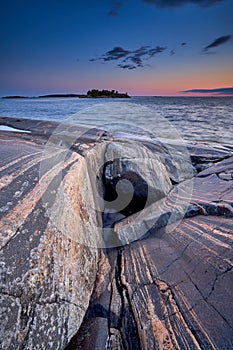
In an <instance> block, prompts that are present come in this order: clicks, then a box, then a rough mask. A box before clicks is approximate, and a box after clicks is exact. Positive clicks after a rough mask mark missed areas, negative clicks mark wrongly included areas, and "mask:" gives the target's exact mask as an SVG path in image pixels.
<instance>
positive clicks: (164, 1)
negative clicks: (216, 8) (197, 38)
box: [143, 0, 224, 7]
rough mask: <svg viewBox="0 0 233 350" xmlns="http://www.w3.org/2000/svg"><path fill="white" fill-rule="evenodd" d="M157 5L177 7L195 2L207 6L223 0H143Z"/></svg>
mask: <svg viewBox="0 0 233 350" xmlns="http://www.w3.org/2000/svg"><path fill="white" fill-rule="evenodd" d="M143 1H144V2H147V3H148V4H151V5H155V6H157V7H179V6H182V5H185V4H196V5H198V6H201V7H209V6H212V5H214V4H216V3H218V2H221V1H224V0H143Z"/></svg>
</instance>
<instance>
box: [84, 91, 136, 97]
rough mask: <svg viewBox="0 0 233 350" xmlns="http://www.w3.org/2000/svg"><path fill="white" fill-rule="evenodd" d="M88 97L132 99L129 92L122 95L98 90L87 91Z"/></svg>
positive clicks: (116, 92)
mask: <svg viewBox="0 0 233 350" xmlns="http://www.w3.org/2000/svg"><path fill="white" fill-rule="evenodd" d="M87 97H92V98H99V97H100V98H102V97H104V98H106V97H110V98H130V96H129V95H128V93H127V92H125V93H120V92H118V91H116V90H98V89H92V90H89V91H87Z"/></svg>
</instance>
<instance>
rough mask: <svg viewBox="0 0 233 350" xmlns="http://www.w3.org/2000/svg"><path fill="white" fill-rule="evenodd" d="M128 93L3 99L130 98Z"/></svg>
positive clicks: (6, 97)
mask: <svg viewBox="0 0 233 350" xmlns="http://www.w3.org/2000/svg"><path fill="white" fill-rule="evenodd" d="M130 97H131V96H129V95H128V94H127V93H119V92H112V93H111V92H110V93H109V94H108V95H105V94H103V95H101V94H99V95H98V93H97V94H96V95H92V94H88V93H87V94H48V95H39V96H31V97H30V96H20V95H12V96H11V95H10V96H2V97H1V98H2V99H27V98H130Z"/></svg>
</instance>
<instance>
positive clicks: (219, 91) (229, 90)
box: [181, 87, 233, 95]
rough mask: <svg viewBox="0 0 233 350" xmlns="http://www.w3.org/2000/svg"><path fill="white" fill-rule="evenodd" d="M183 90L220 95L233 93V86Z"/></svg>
mask: <svg viewBox="0 0 233 350" xmlns="http://www.w3.org/2000/svg"><path fill="white" fill-rule="evenodd" d="M181 92H187V93H189V92H192V93H202V94H211V93H213V94H218V95H233V87H227V88H218V89H192V90H185V91H181Z"/></svg>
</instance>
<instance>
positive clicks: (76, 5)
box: [0, 0, 233, 96]
mask: <svg viewBox="0 0 233 350" xmlns="http://www.w3.org/2000/svg"><path fill="white" fill-rule="evenodd" d="M0 30H1V37H0V45H1V50H0V96H4V95H29V96H34V95H39V94H47V93H86V92H87V90H89V89H92V88H96V89H110V90H112V89H115V90H118V91H119V92H128V93H129V94H130V95H136V96H139V95H159V96H169V95H172V96H179V95H181V96H182V95H185V96H193V95H195V96H197V95H209V94H212V95H224V94H231V95H232V94H233V1H232V0H89V1H88V0H56V1H55V0H49V1H47V0H46V1H45V0H40V1H31V0H21V1H17V0H13V1H8V2H7V1H4V2H3V3H2V4H1V13H0Z"/></svg>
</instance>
